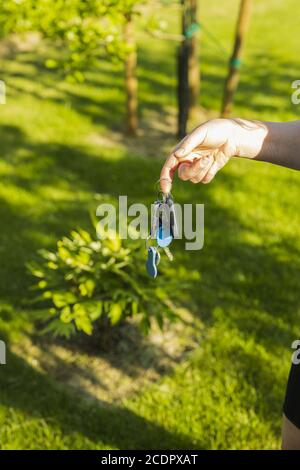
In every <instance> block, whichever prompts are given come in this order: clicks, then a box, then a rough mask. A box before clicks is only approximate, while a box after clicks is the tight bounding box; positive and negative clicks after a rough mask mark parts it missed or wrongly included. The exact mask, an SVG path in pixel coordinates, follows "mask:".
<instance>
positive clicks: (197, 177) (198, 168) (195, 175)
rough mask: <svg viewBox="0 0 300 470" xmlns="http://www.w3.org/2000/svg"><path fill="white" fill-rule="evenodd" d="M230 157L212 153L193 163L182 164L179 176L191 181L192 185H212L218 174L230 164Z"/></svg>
mask: <svg viewBox="0 0 300 470" xmlns="http://www.w3.org/2000/svg"><path fill="white" fill-rule="evenodd" d="M228 160H229V157H226V155H225V154H224V153H223V152H221V151H219V152H217V153H210V154H209V155H206V156H204V157H202V158H200V159H197V160H196V161H194V162H193V163H188V162H184V163H180V166H179V168H178V175H179V178H181V179H182V180H184V181H187V180H189V181H191V182H192V183H204V184H207V183H210V182H211V181H212V179H213V178H214V177H215V175H216V173H217V172H218V171H219V170H220V169H221V168H223V166H224V165H226V163H227V162H228Z"/></svg>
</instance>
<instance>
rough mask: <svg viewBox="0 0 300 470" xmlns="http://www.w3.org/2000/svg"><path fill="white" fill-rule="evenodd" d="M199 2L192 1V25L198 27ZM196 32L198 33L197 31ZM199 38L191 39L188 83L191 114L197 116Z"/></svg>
mask: <svg viewBox="0 0 300 470" xmlns="http://www.w3.org/2000/svg"><path fill="white" fill-rule="evenodd" d="M197 6H198V1H197V0H190V25H198V11H197ZM195 32H196V31H195ZM198 44H199V41H198V36H197V34H192V35H191V37H190V38H189V51H188V53H189V57H188V81H189V112H190V115H191V116H192V115H195V112H196V110H197V106H198V97H199V88H200V68H199V60H198Z"/></svg>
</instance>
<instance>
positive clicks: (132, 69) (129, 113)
mask: <svg viewBox="0 0 300 470" xmlns="http://www.w3.org/2000/svg"><path fill="white" fill-rule="evenodd" d="M125 20H126V21H125V24H124V41H125V43H126V45H127V46H128V47H129V48H130V50H129V52H128V54H127V56H126V59H125V90H126V127H127V132H128V134H130V135H135V134H136V132H137V127H138V117H137V113H138V98H137V87H138V83H137V78H136V64H137V54H136V44H135V39H134V26H133V20H132V14H131V13H127V14H126V15H125Z"/></svg>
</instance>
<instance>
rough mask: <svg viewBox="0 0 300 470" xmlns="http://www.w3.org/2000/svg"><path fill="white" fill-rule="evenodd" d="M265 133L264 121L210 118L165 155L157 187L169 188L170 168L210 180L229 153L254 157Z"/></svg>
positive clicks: (198, 180) (199, 179) (198, 179)
mask: <svg viewBox="0 0 300 470" xmlns="http://www.w3.org/2000/svg"><path fill="white" fill-rule="evenodd" d="M267 133H268V128H267V126H266V124H264V123H262V122H259V121H246V120H242V119H213V120H211V121H208V122H206V123H204V124H201V125H200V126H199V127H196V129H194V130H193V131H192V132H191V133H190V134H188V135H187V136H186V137H185V138H184V139H183V140H182V141H181V142H180V143H179V144H178V145H177V147H176V148H175V149H174V150H173V152H172V153H171V155H170V156H169V157H168V158H167V160H166V162H165V164H164V166H163V168H162V171H161V174H160V186H161V190H162V191H163V192H165V193H168V192H169V191H170V190H171V186H172V180H173V175H174V172H175V171H176V170H177V169H178V175H179V178H181V179H182V180H184V181H186V180H189V181H191V182H192V183H205V184H206V183H210V181H211V180H212V179H213V178H214V176H215V175H216V173H217V172H218V171H219V170H220V169H221V168H223V166H224V165H226V163H227V162H228V160H229V159H230V158H231V157H233V156H239V157H242V156H246V157H247V158H255V157H256V156H257V155H258V154H259V152H260V151H261V148H262V146H263V142H264V139H265V137H266V135H267Z"/></svg>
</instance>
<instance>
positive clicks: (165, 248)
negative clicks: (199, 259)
mask: <svg viewBox="0 0 300 470" xmlns="http://www.w3.org/2000/svg"><path fill="white" fill-rule="evenodd" d="M163 250H164V252H165V253H166V255H167V257H168V258H169V260H170V261H173V259H174V256H173V255H172V253H171V251H170V248H169V247H168V246H165V247H164V248H163Z"/></svg>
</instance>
